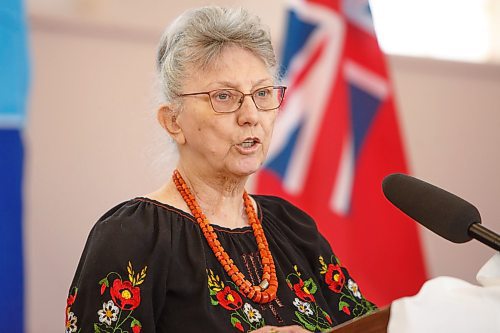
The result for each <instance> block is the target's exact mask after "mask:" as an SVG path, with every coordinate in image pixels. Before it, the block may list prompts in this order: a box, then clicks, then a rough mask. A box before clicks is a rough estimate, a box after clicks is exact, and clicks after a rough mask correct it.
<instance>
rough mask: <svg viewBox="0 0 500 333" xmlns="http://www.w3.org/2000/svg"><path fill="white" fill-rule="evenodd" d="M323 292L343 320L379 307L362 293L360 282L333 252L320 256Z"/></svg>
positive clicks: (319, 264)
mask: <svg viewBox="0 0 500 333" xmlns="http://www.w3.org/2000/svg"><path fill="white" fill-rule="evenodd" d="M318 266H319V270H320V275H321V277H322V278H321V283H322V288H323V290H324V291H323V293H324V295H325V297H327V298H328V299H329V301H330V304H331V305H332V308H333V309H335V310H336V311H337V312H338V313H337V314H336V315H337V316H338V317H344V319H343V320H342V322H344V321H347V320H349V319H352V318H354V317H359V316H361V315H364V314H367V313H369V312H371V311H373V310H375V309H376V308H377V307H376V306H375V304H373V303H371V302H370V301H368V300H367V299H365V298H364V296H363V295H362V294H361V291H360V288H359V286H358V284H357V283H356V282H355V281H354V279H352V278H351V276H350V275H349V272H348V271H347V269H346V268H345V267H344V266H342V265H341V263H340V261H339V259H338V258H337V257H335V255H334V254H333V253H332V254H330V256H329V257H327V259H325V258H323V256H319V257H318Z"/></svg>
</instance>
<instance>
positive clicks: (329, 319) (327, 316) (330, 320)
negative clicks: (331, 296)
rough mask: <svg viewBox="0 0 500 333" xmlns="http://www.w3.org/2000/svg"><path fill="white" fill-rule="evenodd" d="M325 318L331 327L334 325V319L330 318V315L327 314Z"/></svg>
mask: <svg viewBox="0 0 500 333" xmlns="http://www.w3.org/2000/svg"><path fill="white" fill-rule="evenodd" d="M325 318H326V320H328V322H329V323H330V325H331V324H332V318H330V315H328V314H326V313H325Z"/></svg>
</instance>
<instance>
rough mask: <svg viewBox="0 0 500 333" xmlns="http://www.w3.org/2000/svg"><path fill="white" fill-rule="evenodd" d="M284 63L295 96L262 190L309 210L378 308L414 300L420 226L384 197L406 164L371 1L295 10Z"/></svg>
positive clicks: (289, 99)
mask: <svg viewBox="0 0 500 333" xmlns="http://www.w3.org/2000/svg"><path fill="white" fill-rule="evenodd" d="M282 63H283V72H284V73H285V78H286V82H287V84H288V86H289V89H288V91H287V96H286V98H285V101H284V105H283V107H282V111H281V112H280V113H279V115H278V119H277V123H276V127H275V132H274V137H273V144H272V146H271V148H270V152H269V156H268V163H267V164H266V166H265V168H264V169H263V171H261V172H260V173H259V175H258V176H257V180H256V189H257V192H259V193H265V194H274V195H278V196H282V197H284V198H286V199H288V200H290V201H291V202H293V203H294V204H296V205H297V206H299V207H301V208H302V209H304V210H305V211H306V212H308V213H309V214H310V215H311V216H312V217H313V218H314V219H315V220H316V222H317V224H318V227H319V229H320V231H321V232H322V234H323V235H324V236H325V237H326V238H327V239H328V240H329V242H330V244H331V245H332V248H333V250H334V251H335V252H336V255H337V256H338V257H339V258H340V260H342V262H343V264H344V265H346V266H347V267H348V268H349V270H350V272H351V274H352V275H353V276H354V278H356V279H357V281H358V282H359V284H360V286H361V288H362V291H363V292H364V294H365V295H366V296H367V298H369V299H371V300H372V301H374V302H375V303H377V304H378V305H384V304H388V303H389V302H391V301H392V300H394V299H396V298H399V297H402V296H406V295H411V294H414V293H416V292H417V291H418V290H419V288H420V286H421V285H422V283H423V282H424V281H425V280H426V272H425V266H424V262H423V256H422V252H421V246H420V242H419V236H418V229H417V226H416V225H415V223H414V222H412V221H411V220H409V219H408V218H407V217H405V216H403V215H402V213H400V212H399V211H397V209H395V208H393V207H392V206H391V205H390V204H389V203H388V202H387V201H386V200H385V198H384V197H383V194H382V189H381V182H382V179H383V178H384V177H385V176H386V175H388V174H390V173H393V172H402V173H406V172H407V165H406V161H405V155H404V149H403V145H402V141H401V136H400V131H399V126H398V119H397V114H396V110H395V107H394V100H393V90H392V86H391V84H390V81H389V78H388V75H387V69H386V65H385V59H384V56H383V54H382V52H381V51H380V48H379V47H378V44H377V40H376V38H375V34H374V30H373V25H372V20H371V15H370V9H369V5H368V1H367V0H363V1H358V0H344V1H309V2H295V3H294V5H293V8H292V9H291V10H290V12H289V15H288V28H287V38H286V41H285V44H284V54H283V57H282Z"/></svg>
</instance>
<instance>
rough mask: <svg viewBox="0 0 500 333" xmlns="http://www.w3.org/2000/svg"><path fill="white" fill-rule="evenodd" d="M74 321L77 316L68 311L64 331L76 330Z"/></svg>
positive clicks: (71, 331) (69, 332) (71, 332)
mask: <svg viewBox="0 0 500 333" xmlns="http://www.w3.org/2000/svg"><path fill="white" fill-rule="evenodd" d="M76 321H77V318H76V316H75V314H74V313H73V312H69V313H68V320H67V321H66V333H73V332H76V329H77V327H76Z"/></svg>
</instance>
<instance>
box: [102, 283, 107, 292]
mask: <svg viewBox="0 0 500 333" xmlns="http://www.w3.org/2000/svg"><path fill="white" fill-rule="evenodd" d="M105 291H106V283H103V284H101V295H102V294H104V292H105Z"/></svg>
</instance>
